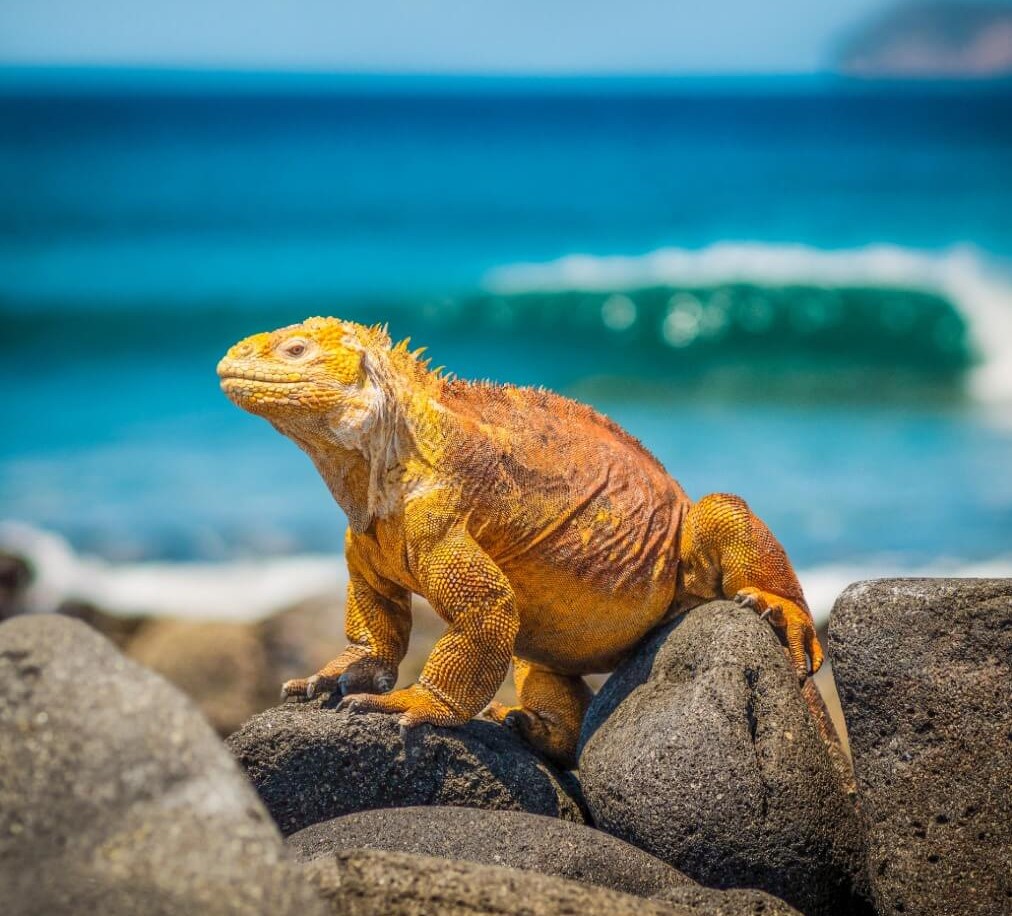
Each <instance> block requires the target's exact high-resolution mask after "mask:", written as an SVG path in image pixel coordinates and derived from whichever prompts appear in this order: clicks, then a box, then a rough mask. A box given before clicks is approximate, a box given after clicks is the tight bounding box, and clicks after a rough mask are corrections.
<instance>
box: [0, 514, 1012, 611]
mask: <svg viewBox="0 0 1012 916" xmlns="http://www.w3.org/2000/svg"><path fill="white" fill-rule="evenodd" d="M0 549H4V550H9V551H11V552H13V553H15V554H18V555H20V556H23V557H25V558H26V559H27V560H29V562H30V563H31V564H32V566H33V567H34V570H35V576H36V578H35V581H34V583H33V584H32V586H31V589H30V591H29V594H28V606H29V610H31V611H37V612H47V611H53V610H55V609H56V608H58V607H59V606H60V604H61V603H63V602H64V601H68V600H73V601H85V602H88V603H90V604H93V605H95V606H96V607H98V608H100V609H102V610H104V611H108V612H109V613H112V614H121V615H130V614H142V615H152V616H165V617H177V618H187V619H195V620H259V619H262V618H264V617H267V616H269V615H270V614H272V613H274V612H276V611H279V610H281V609H283V608H285V607H288V606H290V605H292V604H294V603H296V602H298V601H302V600H305V599H307V598H314V597H318V596H325V595H343V593H344V586H345V584H346V582H347V572H346V569H345V563H344V558H343V557H341V556H340V555H332V556H321V555H303V556H297V557H277V558H271V559H263V560H256V561H248V560H239V561H233V562H224V563H211V562H206V563H199V562H186V563H167V562H165V563H111V562H108V561H106V560H100V559H96V558H93V557H83V556H80V555H79V554H77V553H75V552H74V551H73V549H72V548H71V547H70V545H69V544H68V543H67V542H66V541H65V540H64V539H63V538H61V537H59V536H58V535H55V534H52V533H50V532H44V531H40V530H38V529H36V528H33V527H31V526H29V525H24V524H21V523H17V522H2V523H0ZM911 576H912V577H920V576H926V577H931V576H981V577H985V578H989V577H1012V554H1008V555H1005V556H999V557H994V558H991V559H986V560H972V561H967V560H959V559H955V558H940V559H938V560H935V561H932V562H931V563H927V564H923V565H903V564H901V563H897V562H895V561H894V560H889V559H881V560H876V559H871V560H867V561H860V562H856V561H855V562H852V563H841V564H834V565H827V566H816V567H812V568H810V569H803V570H801V571H800V572H799V577H800V579H801V584H802V586H803V588H804V590H805V595H806V597H807V598H808V602H809V605H810V606H811V609H812V614H813V615H814V617H815V619H816V621H817V622H818V623H820V624H821V623H824V622H825V621H826V620H827V619H828V618H829V612H830V610H832V607H833V602H834V601H836V599H837V597H838V596H839V594H840V593H841V592H842V591H843V590H844V589H845V588H846V587H847V586H848V585H850V584H851V583H852V582H856V581H859V580H861V579H877V578H886V577H888V578H892V577H911Z"/></svg>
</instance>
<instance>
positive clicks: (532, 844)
mask: <svg viewBox="0 0 1012 916" xmlns="http://www.w3.org/2000/svg"><path fill="white" fill-rule="evenodd" d="M287 842H288V846H289V848H290V849H291V850H292V851H293V852H294V853H295V857H296V858H297V859H298V860H300V861H309V860H310V859H316V858H319V857H320V856H325V855H330V854H332V853H334V852H337V851H339V850H343V849H385V850H388V851H390V852H410V853H416V854H420V855H427V856H437V857H439V858H443V859H463V860H465V861H467V862H477V863H479V864H482V865H498V866H502V867H504V868H519V869H523V870H526V871H534V872H540V873H541V874H544V875H555V876H556V877H559V878H569V879H571V880H573V881H582V882H584V883H586V884H596V885H600V886H601V887H610V888H611V889H612V890H616V891H622V892H624V893H627V894H636V895H637V896H640V897H654V896H657V895H658V894H661V893H663V892H664V891H667V890H670V889H672V888H677V887H686V886H690V887H691V886H695V883H696V882H695V881H693V880H692V879H691V878H687V877H686V876H685V875H683V874H681V873H680V872H677V871H675V870H674V869H673V868H671V867H670V866H668V865H665V864H664V863H663V862H662V861H660V859H655V858H654V857H653V856H651V855H649V854H648V853H645V852H644V851H643V850H642V849H637V848H636V847H635V846H631V845H629V844H628V843H623V842H622V841H621V840H617V839H615V837H612V836H609V835H608V834H607V833H602V832H601V831H599V830H594V829H593V828H591V827H585V826H583V825H582V824H574V823H572V822H570V821H563V820H560V819H559V818H557V817H544V816H542V815H537V814H526V813H524V812H522V811H480V810H478V809H476V808H445V807H441V808H386V809H380V810H375V811H362V812H359V813H358V814H349V815H347V816H345V817H338V818H335V819H334V820H330V821H323V822H322V823H319V824H313V825H312V826H311V827H307V828H306V829H305V830H300V831H299V832H298V833H295V834H292V836H290V837H289V838H288V841H287ZM718 893H719V892H718Z"/></svg>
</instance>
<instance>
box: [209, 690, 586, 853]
mask: <svg viewBox="0 0 1012 916" xmlns="http://www.w3.org/2000/svg"><path fill="white" fill-rule="evenodd" d="M227 743H228V746H229V747H230V748H231V750H232V753H233V754H234V755H235V757H236V759H237V760H238V761H239V763H240V765H241V766H242V767H243V768H244V769H245V770H246V773H247V774H248V776H249V778H250V780H251V781H252V783H253V785H254V786H255V787H256V789H257V791H258V792H259V793H260V797H261V798H262V799H263V801H264V803H265V804H266V806H267V810H268V811H270V813H271V815H272V817H273V818H274V820H275V821H276V822H277V823H278V825H279V826H280V827H281V830H282V832H283V833H284V834H285V835H288V834H291V833H295V832H296V831H298V830H302V829H303V828H305V827H308V826H310V825H311V824H315V823H318V822H319V821H325V820H330V819H331V818H334V817H340V816H341V815H344V814H352V813H354V812H356V811H366V810H369V809H372V808H403V807H410V806H415V805H449V806H457V807H469V808H486V809H490V810H506V811H527V812H530V813H532V814H544V815H548V816H550V817H561V818H564V819H566V820H573V821H578V822H582V821H583V820H584V817H583V812H582V810H581V808H580V805H579V803H578V801H577V800H576V798H574V794H575V793H574V791H573V789H572V788H571V777H568V776H564V775H563V774H560V773H558V772H557V771H555V770H554V769H553V768H552V766H551V765H550V764H548V763H547V762H545V761H544V760H543V759H542V758H541V757H539V756H538V755H537V754H535V753H534V752H533V751H532V750H530V749H529V748H528V747H527V746H526V745H524V744H523V743H522V742H521V741H520V740H519V739H518V738H516V737H514V736H513V735H512V734H510V733H509V732H508V731H507V730H506V729H503V728H501V727H500V726H498V725H494V724H493V723H491V722H484V721H472V722H469V723H467V725H464V726H462V727H460V728H434V727H432V726H427V725H422V726H418V727H416V728H412V729H409V730H407V731H406V732H405V733H404V734H403V735H402V734H401V730H400V727H399V726H398V724H397V716H390V715H384V714H381V713H357V712H353V711H350V710H341V709H337V708H336V705H335V701H334V699H330V698H328V699H315V700H312V701H310V702H308V703H296V702H288V703H283V704H281V705H279V706H275V707H274V708H272V709H268V710H267V711H265V712H262V713H260V714H259V715H256V716H253V718H251V719H250V720H249V721H248V722H246V723H245V724H244V725H243V726H242V728H240V729H239V730H238V731H237V732H236V733H235V734H233V735H232V736H230V737H229V739H228V742H227Z"/></svg>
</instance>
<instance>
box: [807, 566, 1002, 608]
mask: <svg viewBox="0 0 1012 916" xmlns="http://www.w3.org/2000/svg"><path fill="white" fill-rule="evenodd" d="M939 576H942V577H950V576H951V577H954V578H978V577H979V578H983V579H991V578H999V579H1002V578H1010V577H1012V554H1007V555H1004V556H998V557H992V558H990V559H985V560H960V559H957V558H955V557H940V558H939V559H937V560H932V561H931V562H930V563H926V564H918V565H904V564H902V563H897V562H896V561H895V560H889V559H881V560H878V559H871V560H867V561H862V562H854V563H840V564H833V565H827V566H815V567H812V568H810V569H802V570H799V571H798V578H799V579H800V580H801V587H802V588H803V589H804V592H805V597H806V598H807V599H808V604H809V607H810V608H811V610H812V616H813V617H814V618H815V621H816V623H817V624H820V625H821V624H823V623H825V622H826V621H827V620H828V619H829V612H830V611H831V610H832V609H833V604H834V602H835V601H836V599H837V598H838V597H839V596H840V593H841V592H842V591H843V590H844V589H845V588H846V587H847V586H848V585H850V584H851V583H852V582H859V581H861V580H862V579H894V578H922V577H924V578H934V577H939Z"/></svg>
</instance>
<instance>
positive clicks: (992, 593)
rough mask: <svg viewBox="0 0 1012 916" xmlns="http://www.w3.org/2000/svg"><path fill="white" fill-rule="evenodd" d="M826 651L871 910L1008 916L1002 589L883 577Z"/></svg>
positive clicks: (1011, 695) (1009, 711)
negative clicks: (861, 815) (842, 722)
mask: <svg viewBox="0 0 1012 916" xmlns="http://www.w3.org/2000/svg"><path fill="white" fill-rule="evenodd" d="M829 647H830V653H831V655H832V657H833V665H834V670H835V672H836V677H837V682H838V687H839V691H840V699H841V701H842V703H843V709H844V713H845V715H846V717H847V725H848V730H849V732H850V742H851V749H852V750H853V753H854V768H855V771H856V773H857V781H858V786H859V790H860V793H861V803H862V807H863V808H864V810H865V811H866V814H867V817H868V835H869V837H868V841H869V866H870V877H871V882H872V888H873V891H874V895H875V901H876V904H877V906H878V908H879V910H880V912H883V913H893V912H897V913H898V912H902V913H906V914H915V913H919V914H920V913H923V914H928V913H939V914H940V913H980V914H984V913H988V914H996V913H1012V579H882V580H879V581H875V582H858V583H855V584H854V585H852V586H850V588H848V589H847V590H846V591H845V592H844V593H843V594H842V595H841V596H840V597H839V599H838V600H837V602H836V606H835V608H834V609H833V613H832V617H831V618H830V631H829Z"/></svg>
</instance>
